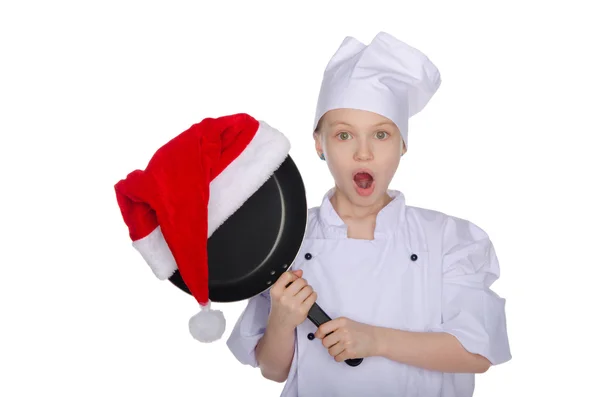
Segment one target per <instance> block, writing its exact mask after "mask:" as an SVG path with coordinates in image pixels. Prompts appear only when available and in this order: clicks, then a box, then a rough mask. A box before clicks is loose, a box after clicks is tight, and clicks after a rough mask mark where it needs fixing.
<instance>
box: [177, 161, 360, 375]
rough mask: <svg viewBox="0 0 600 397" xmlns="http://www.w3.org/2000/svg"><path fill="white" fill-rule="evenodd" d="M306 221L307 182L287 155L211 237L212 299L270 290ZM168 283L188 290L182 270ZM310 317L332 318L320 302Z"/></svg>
mask: <svg viewBox="0 0 600 397" xmlns="http://www.w3.org/2000/svg"><path fill="white" fill-rule="evenodd" d="M306 221H307V202H306V193H305V190H304V183H303V181H302V178H301V175H300V172H299V171H298V168H297V167H296V165H295V164H294V162H293V161H292V158H291V157H290V156H288V157H287V158H286V159H285V161H284V162H283V164H282V165H281V166H280V167H279V168H278V169H277V170H276V171H275V173H274V174H273V175H272V176H271V178H269V179H268V180H267V182H265V184H264V185H263V186H261V187H260V189H258V191H257V192H256V193H255V194H254V195H252V197H250V198H249V199H248V200H247V201H246V202H245V203H244V204H243V205H242V207H240V209H239V210H237V211H236V212H235V213H234V214H233V215H232V216H231V217H229V218H228V219H227V220H226V221H225V222H224V223H223V224H222V225H221V226H220V227H219V228H218V229H217V230H216V231H215V232H214V233H213V235H212V236H211V237H210V238H209V239H208V242H207V244H208V245H207V254H208V273H209V298H210V300H212V301H214V302H237V301H242V300H245V299H249V298H251V297H253V296H256V295H258V294H260V293H262V292H264V291H265V290H267V289H268V288H270V286H271V285H272V284H273V283H274V282H275V281H277V279H278V278H279V276H281V274H283V272H285V271H287V270H288V268H289V267H290V266H291V264H292V262H293V261H294V259H295V258H296V255H297V254H298V251H299V249H300V246H301V244H302V240H303V239H304V234H305V232H306ZM170 281H171V282H172V283H173V284H175V285H176V286H177V287H178V288H180V289H181V290H183V291H185V292H186V293H188V294H189V293H190V291H189V289H188V288H187V286H186V285H185V282H184V281H183V279H182V278H181V275H180V274H179V271H176V272H175V274H173V276H171V277H170ZM308 318H309V320H310V321H312V322H313V324H315V325H316V326H317V327H319V326H320V325H321V324H323V323H326V322H327V321H330V320H331V318H330V317H329V316H328V315H327V314H326V313H325V312H324V311H323V310H322V309H321V308H320V307H319V305H317V304H316V303H315V304H314V305H313V306H312V308H311V309H310V311H309V313H308ZM362 360H363V359H362V358H356V359H349V360H346V363H347V364H348V365H350V366H353V367H355V366H357V365H359V364H360V363H361V362H362Z"/></svg>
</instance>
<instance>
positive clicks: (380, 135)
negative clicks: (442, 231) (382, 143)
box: [375, 131, 388, 139]
mask: <svg viewBox="0 0 600 397" xmlns="http://www.w3.org/2000/svg"><path fill="white" fill-rule="evenodd" d="M375 136H377V139H385V138H386V137H387V136H388V133H387V132H385V131H377V133H376V134H375Z"/></svg>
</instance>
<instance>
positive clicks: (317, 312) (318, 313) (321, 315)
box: [308, 302, 363, 367]
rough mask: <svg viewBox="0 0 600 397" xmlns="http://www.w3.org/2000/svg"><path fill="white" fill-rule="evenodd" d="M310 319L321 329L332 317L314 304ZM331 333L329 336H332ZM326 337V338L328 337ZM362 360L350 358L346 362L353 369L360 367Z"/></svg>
mask: <svg viewBox="0 0 600 397" xmlns="http://www.w3.org/2000/svg"><path fill="white" fill-rule="evenodd" d="M308 319H309V320H310V321H312V323H313V324H314V325H316V326H317V328H319V327H320V326H321V324H325V323H326V322H327V321H331V317H329V316H328V315H327V313H325V312H324V311H323V309H321V307H320V306H319V305H317V303H316V302H315V303H313V305H312V307H311V308H310V310H309V311H308ZM330 334H331V332H330V333H329V334H327V335H330ZM327 335H325V336H327ZM362 360H363V359H362V358H349V359H348V360H345V361H346V364H348V365H349V366H351V367H356V366H358V365H360V363H362Z"/></svg>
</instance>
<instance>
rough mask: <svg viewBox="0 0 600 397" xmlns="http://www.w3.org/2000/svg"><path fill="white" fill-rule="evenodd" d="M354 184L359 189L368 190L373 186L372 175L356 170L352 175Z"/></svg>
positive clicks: (368, 172) (365, 171)
mask: <svg viewBox="0 0 600 397" xmlns="http://www.w3.org/2000/svg"><path fill="white" fill-rule="evenodd" d="M353 179H354V183H355V184H356V186H357V187H358V188H360V189H365V190H366V189H369V188H371V186H372V185H373V181H374V178H373V174H372V173H371V171H369V170H358V171H356V172H355V173H354V178H353Z"/></svg>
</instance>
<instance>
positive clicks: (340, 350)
mask: <svg viewBox="0 0 600 397" xmlns="http://www.w3.org/2000/svg"><path fill="white" fill-rule="evenodd" d="M328 334H329V335H328ZM315 337H317V338H319V339H322V340H323V346H325V347H326V348H327V349H328V350H329V354H330V355H331V356H332V357H335V361H337V362H341V361H344V360H347V359H349V358H363V357H369V356H374V355H376V352H377V346H376V336H375V327H373V326H371V325H367V324H362V323H359V322H356V321H353V320H350V319H348V318H346V317H339V318H336V319H334V320H331V321H328V322H326V323H325V324H323V325H321V326H320V327H319V329H318V330H317V332H316V333H315Z"/></svg>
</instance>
